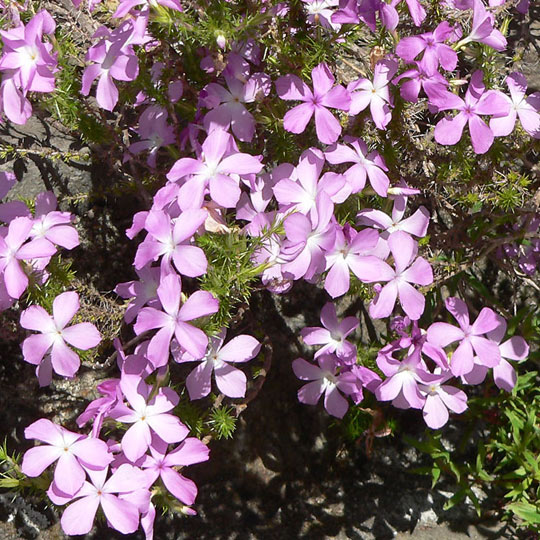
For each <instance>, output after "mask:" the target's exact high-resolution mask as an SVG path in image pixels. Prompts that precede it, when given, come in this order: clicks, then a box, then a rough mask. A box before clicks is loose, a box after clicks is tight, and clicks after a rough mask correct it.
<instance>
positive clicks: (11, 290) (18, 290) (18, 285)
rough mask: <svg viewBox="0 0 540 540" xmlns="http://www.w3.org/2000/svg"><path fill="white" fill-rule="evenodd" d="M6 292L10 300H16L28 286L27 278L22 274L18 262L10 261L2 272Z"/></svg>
mask: <svg viewBox="0 0 540 540" xmlns="http://www.w3.org/2000/svg"><path fill="white" fill-rule="evenodd" d="M4 282H5V285H6V290H7V293H8V294H9V296H11V298H15V299H18V298H20V297H21V295H22V293H23V292H24V291H25V290H26V287H27V286H28V276H27V275H26V274H25V273H24V272H23V270H22V268H21V266H20V264H19V261H17V260H16V259H13V260H11V261H10V262H9V263H8V264H7V266H6V268H5V270H4Z"/></svg>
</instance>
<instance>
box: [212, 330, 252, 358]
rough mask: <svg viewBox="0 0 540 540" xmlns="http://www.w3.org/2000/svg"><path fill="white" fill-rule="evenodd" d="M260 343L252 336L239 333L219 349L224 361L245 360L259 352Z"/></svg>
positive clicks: (220, 356)
mask: <svg viewBox="0 0 540 540" xmlns="http://www.w3.org/2000/svg"><path fill="white" fill-rule="evenodd" d="M260 349H261V344H260V343H259V342H258V341H257V340H256V339H255V338H254V337H252V336H248V335H241V336H236V337H235V338H233V339H231V341H229V342H228V343H227V344H226V345H224V346H223V347H222V348H221V349H220V351H219V356H218V357H219V359H220V360H223V361H224V362H247V361H248V360H251V359H252V358H255V356H257V354H259V350H260Z"/></svg>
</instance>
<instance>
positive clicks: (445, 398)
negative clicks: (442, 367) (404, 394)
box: [419, 372, 467, 429]
mask: <svg viewBox="0 0 540 540" xmlns="http://www.w3.org/2000/svg"><path fill="white" fill-rule="evenodd" d="M451 377H452V373H450V372H446V373H444V374H442V375H439V376H438V378H437V379H436V380H434V381H431V382H430V383H429V384H420V385H419V389H420V392H421V394H422V395H424V396H425V400H426V401H425V403H424V407H423V410H422V412H423V415H424V421H425V422H426V424H427V425H428V426H429V427H430V428H432V429H439V428H441V427H443V426H444V425H445V424H446V422H448V417H449V415H448V410H449V409H450V410H451V411H452V412H455V413H458V414H461V413H462V412H464V411H465V410H466V409H467V394H465V392H463V390H459V389H458V388H455V387H453V386H450V385H448V384H443V383H444V382H446V381H447V380H448V379H450V378H451Z"/></svg>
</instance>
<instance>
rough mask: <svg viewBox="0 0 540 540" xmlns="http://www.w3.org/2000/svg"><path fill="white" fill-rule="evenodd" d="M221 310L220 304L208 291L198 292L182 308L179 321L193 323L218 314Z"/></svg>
mask: <svg viewBox="0 0 540 540" xmlns="http://www.w3.org/2000/svg"><path fill="white" fill-rule="evenodd" d="M218 308H219V302H218V300H217V299H216V298H214V296H213V295H212V294H211V293H209V292H207V291H196V292H194V293H193V294H192V295H191V296H190V297H189V298H188V299H187V300H186V303H185V304H184V305H183V306H182V307H181V308H180V311H179V313H178V319H179V320H180V321H191V320H193V319H197V318H198V317H205V316H206V315H212V314H213V313H216V312H217V310H218Z"/></svg>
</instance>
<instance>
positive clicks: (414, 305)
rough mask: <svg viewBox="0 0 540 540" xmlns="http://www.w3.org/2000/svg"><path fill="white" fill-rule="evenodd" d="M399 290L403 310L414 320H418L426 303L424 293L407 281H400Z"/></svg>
mask: <svg viewBox="0 0 540 540" xmlns="http://www.w3.org/2000/svg"><path fill="white" fill-rule="evenodd" d="M398 292H399V303H400V304H401V307H402V308H403V311H404V312H405V313H406V314H407V315H408V316H409V318H410V319H411V320H412V321H417V320H418V319H419V318H420V317H421V316H422V313H424V307H425V304H426V299H425V298H424V295H423V294H422V293H421V292H419V291H417V290H416V289H415V288H414V287H413V286H412V285H409V283H407V282H400V283H398Z"/></svg>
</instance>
